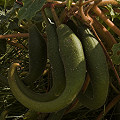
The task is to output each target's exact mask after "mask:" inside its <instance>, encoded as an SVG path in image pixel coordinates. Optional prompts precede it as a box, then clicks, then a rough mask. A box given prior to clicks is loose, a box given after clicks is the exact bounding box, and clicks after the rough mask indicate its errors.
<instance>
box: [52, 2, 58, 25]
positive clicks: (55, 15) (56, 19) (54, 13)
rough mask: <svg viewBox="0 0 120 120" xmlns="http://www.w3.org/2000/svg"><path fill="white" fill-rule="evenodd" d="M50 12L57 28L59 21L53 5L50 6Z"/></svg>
mask: <svg viewBox="0 0 120 120" xmlns="http://www.w3.org/2000/svg"><path fill="white" fill-rule="evenodd" d="M51 12H52V15H53V18H54V21H55V23H56V26H57V27H58V26H59V25H60V20H59V18H58V16H57V14H56V11H55V9H54V5H53V4H52V5H51Z"/></svg>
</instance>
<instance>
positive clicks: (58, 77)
mask: <svg viewBox="0 0 120 120" xmlns="http://www.w3.org/2000/svg"><path fill="white" fill-rule="evenodd" d="M46 33H47V40H48V41H47V53H48V58H49V60H50V64H51V69H52V78H53V86H52V89H51V90H50V91H51V92H52V93H53V95H54V96H53V98H55V97H57V96H59V95H60V94H61V93H62V92H63V90H64V88H65V86H66V78H65V71H64V66H63V62H62V60H61V57H60V53H59V46H58V36H57V32H56V26H55V25H54V24H47V27H46Z"/></svg>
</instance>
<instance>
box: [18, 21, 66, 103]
mask: <svg viewBox="0 0 120 120" xmlns="http://www.w3.org/2000/svg"><path fill="white" fill-rule="evenodd" d="M46 33H47V53H48V58H49V60H50V64H51V69H52V78H53V86H52V88H51V89H50V91H48V92H47V93H42V94H39V97H38V93H33V91H32V90H31V92H30V93H29V94H28V96H29V97H32V98H34V99H35V100H39V101H44V102H45V101H50V100H53V99H55V98H57V97H58V96H60V95H61V93H62V92H63V90H64V88H65V86H66V78H65V72H64V66H63V62H62V60H61V57H60V53H59V46H58V37H57V33H56V27H55V25H53V24H50V23H49V24H47V26H46ZM17 84H18V85H19V87H20V89H23V90H24V87H23V86H21V84H20V80H18V81H17ZM24 93H25V94H27V93H28V90H24Z"/></svg>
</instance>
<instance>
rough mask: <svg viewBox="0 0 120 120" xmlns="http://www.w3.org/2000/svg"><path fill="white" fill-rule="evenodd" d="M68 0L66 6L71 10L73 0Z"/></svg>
mask: <svg viewBox="0 0 120 120" xmlns="http://www.w3.org/2000/svg"><path fill="white" fill-rule="evenodd" d="M66 2H67V3H66V6H67V8H68V10H69V9H70V7H71V5H72V2H73V0H67V1H66Z"/></svg>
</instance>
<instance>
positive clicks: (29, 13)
mask: <svg viewBox="0 0 120 120" xmlns="http://www.w3.org/2000/svg"><path fill="white" fill-rule="evenodd" d="M45 2H46V0H23V3H24V6H23V7H22V8H21V9H20V11H19V12H18V17H19V19H20V20H21V19H26V20H30V19H31V18H32V17H33V16H34V15H35V14H36V12H37V11H39V10H41V8H42V7H43V5H44V4H45Z"/></svg>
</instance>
